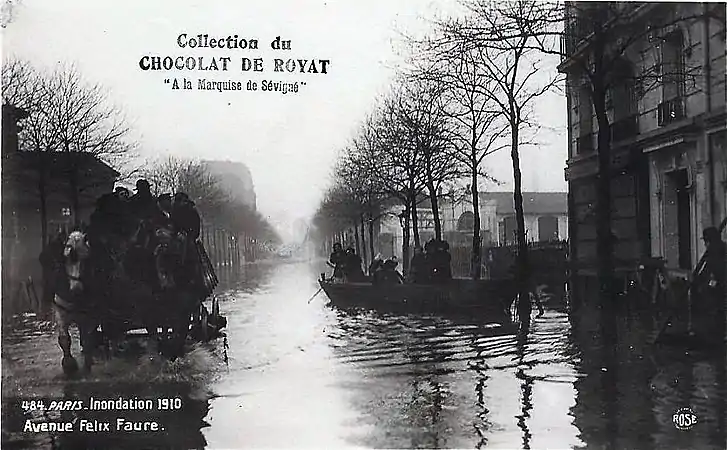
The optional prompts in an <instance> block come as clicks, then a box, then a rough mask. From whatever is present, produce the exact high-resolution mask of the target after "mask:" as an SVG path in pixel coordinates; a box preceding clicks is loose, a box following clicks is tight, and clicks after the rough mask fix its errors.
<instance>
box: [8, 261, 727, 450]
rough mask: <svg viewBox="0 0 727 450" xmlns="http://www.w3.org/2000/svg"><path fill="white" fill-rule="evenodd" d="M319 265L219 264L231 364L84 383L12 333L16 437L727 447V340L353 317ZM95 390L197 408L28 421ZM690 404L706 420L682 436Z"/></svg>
mask: <svg viewBox="0 0 727 450" xmlns="http://www.w3.org/2000/svg"><path fill="white" fill-rule="evenodd" d="M319 270H320V268H318V267H316V266H313V265H311V266H308V265H305V264H285V265H280V266H276V265H272V264H258V265H247V266H244V267H242V268H238V269H235V270H228V271H226V272H224V271H223V272H222V273H221V274H220V278H221V281H222V283H221V285H224V286H225V290H224V291H223V292H221V294H220V295H218V297H219V298H220V299H221V309H222V313H223V314H225V315H226V316H227V317H228V328H227V333H228V339H229V344H230V348H229V350H228V351H227V356H228V363H227V364H225V363H224V362H223V358H222V354H223V353H224V350H223V348H222V346H221V344H220V343H216V344H212V345H209V346H199V347H198V348H195V349H194V350H193V352H192V353H191V354H190V355H189V356H188V357H187V358H185V359H184V360H183V361H180V362H179V363H178V364H177V365H173V366H172V365H168V364H167V365H165V364H164V363H161V362H159V361H151V362H150V361H146V360H143V358H142V359H140V358H141V357H137V356H133V357H129V358H127V359H117V360H113V361H107V362H103V363H102V364H101V365H100V366H99V368H98V370H97V371H96V372H95V373H94V375H93V376H92V377H89V378H86V379H81V380H76V381H70V382H68V381H65V380H63V379H62V377H60V375H59V374H60V368H59V366H58V363H59V351H58V349H57V344H56V343H55V337H54V336H53V335H52V334H50V333H49V332H48V329H47V328H44V325H42V324H38V323H37V322H35V321H33V320H26V321H25V322H27V323H24V325H22V326H21V327H19V328H18V330H15V331H12V330H11V332H9V333H4V340H3V425H2V428H3V447H4V448H5V446H6V445H7V446H8V447H7V448H39V447H43V448H51V445H55V447H56V448H260V447H286V448H293V447H295V448H299V447H314V448H331V447H334V448H341V447H349V446H356V447H376V448H391V447H397V448H423V447H426V448H453V447H454V448H472V447H474V448H483V447H488V448H581V447H584V448H586V447H587V448H619V449H620V448H655V449H656V448H724V442H725V390H724V385H725V382H724V379H725V362H724V349H722V351H721V353H720V351H716V352H715V351H712V352H704V351H695V350H693V349H686V348H679V347H674V346H651V345H649V344H648V342H649V338H650V336H651V335H652V333H653V331H654V329H655V327H658V325H659V324H658V323H655V322H654V321H653V320H652V319H651V318H649V317H647V316H632V317H613V319H612V320H604V318H603V317H601V316H600V315H599V313H598V311H597V310H589V309H588V308H586V307H584V308H583V309H582V310H581V311H580V312H579V315H578V317H575V318H569V317H568V315H567V314H566V313H564V312H562V311H556V310H547V311H546V313H545V315H544V316H543V317H542V318H539V319H537V320H535V321H534V324H533V326H532V327H531V332H530V334H529V335H528V336H519V335H517V334H516V333H515V330H514V329H513V328H511V327H506V326H501V325H498V324H492V323H488V321H487V320H483V319H482V318H472V319H470V320H465V319H461V318H460V319H452V318H443V317H437V316H421V315H419V316H417V315H393V314H378V313H376V312H373V311H364V310H346V311H343V310H337V309H332V308H330V307H328V306H327V305H326V298H325V294H321V295H320V296H318V297H317V298H316V300H314V301H313V302H311V303H310V304H308V303H307V300H308V299H309V298H310V296H311V295H312V294H313V293H314V292H315V291H316V290H317V288H318V286H317V285H316V282H315V279H316V275H317V273H318V271H319ZM23 327H24V328H23ZM21 328H22V330H21ZM604 331H605V332H604ZM91 395H96V396H101V395H103V396H105V397H110V396H118V395H122V396H132V395H133V396H138V397H142V396H150V397H151V396H160V395H163V396H179V397H180V398H182V399H183V405H184V409H183V410H182V411H177V412H173V413H172V412H169V413H160V414H156V415H155V417H157V418H158V420H159V421H160V422H164V423H165V424H166V427H167V430H165V433H160V434H157V435H153V434H143V435H134V434H128V433H126V434H105V435H92V436H89V435H81V436H77V435H75V436H70V435H48V434H29V433H21V432H19V431H18V430H22V425H23V423H24V420H25V415H23V414H22V411H21V410H20V409H19V408H18V407H17V404H16V403H14V402H17V401H18V400H19V399H22V398H27V397H28V396H48V397H52V398H82V397H88V396H91ZM685 406H687V407H691V408H692V409H693V410H694V412H695V413H696V414H697V415H698V417H699V419H700V423H699V424H698V425H697V426H696V427H695V428H693V429H692V430H690V431H679V430H677V429H676V428H675V427H674V425H673V424H672V422H671V420H672V419H671V417H672V414H673V413H674V412H675V411H676V410H677V409H678V408H681V407H685ZM66 414H67V413H66ZM145 414H146V415H145ZM147 416H148V414H147V413H145V412H136V413H133V414H130V415H129V417H132V418H137V419H140V418H144V417H147ZM51 441H52V442H51Z"/></svg>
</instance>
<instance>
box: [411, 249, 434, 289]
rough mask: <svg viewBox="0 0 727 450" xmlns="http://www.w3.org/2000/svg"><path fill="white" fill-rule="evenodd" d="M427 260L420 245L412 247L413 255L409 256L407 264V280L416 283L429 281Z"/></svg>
mask: <svg viewBox="0 0 727 450" xmlns="http://www.w3.org/2000/svg"><path fill="white" fill-rule="evenodd" d="M429 271H430V269H429V261H428V259H427V255H426V254H425V253H424V250H422V248H421V247H420V246H416V247H414V256H412V258H411V264H410V265H409V274H408V281H409V282H410V283H416V284H426V283H428V282H429Z"/></svg>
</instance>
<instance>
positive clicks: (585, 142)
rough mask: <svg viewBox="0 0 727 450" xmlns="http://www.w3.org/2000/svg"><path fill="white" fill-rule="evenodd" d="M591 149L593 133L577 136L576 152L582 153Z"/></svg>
mask: <svg viewBox="0 0 727 450" xmlns="http://www.w3.org/2000/svg"><path fill="white" fill-rule="evenodd" d="M592 151H593V133H588V134H585V135H583V136H579V137H578V140H577V141H576V154H578V155H583V154H585V153H590V152H592Z"/></svg>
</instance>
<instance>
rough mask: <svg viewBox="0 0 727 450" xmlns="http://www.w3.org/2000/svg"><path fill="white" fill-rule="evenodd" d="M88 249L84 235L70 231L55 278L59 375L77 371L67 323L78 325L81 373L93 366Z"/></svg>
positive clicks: (92, 326)
mask: <svg viewBox="0 0 727 450" xmlns="http://www.w3.org/2000/svg"><path fill="white" fill-rule="evenodd" d="M90 252H91V249H90V247H89V244H88V241H87V239H86V235H85V234H84V233H82V232H80V231H74V232H72V233H71V234H70V235H69V236H68V239H67V241H66V245H65V248H64V249H63V271H64V273H62V274H61V276H60V277H58V285H57V286H56V292H55V296H54V298H53V308H54V310H55V316H56V322H57V324H58V345H59V346H60V347H61V350H63V360H62V362H61V365H62V366H63V372H64V373H65V374H66V375H71V374H73V373H75V372H77V371H78V363H77V362H76V360H75V358H74V357H73V355H72V354H71V335H70V333H69V332H68V329H69V327H70V325H71V324H74V323H75V324H76V325H77V326H78V331H79V334H80V337H81V352H82V353H83V357H84V361H83V363H84V364H83V367H84V370H86V371H90V370H91V366H92V365H93V350H94V347H95V345H96V342H95V341H96V339H95V338H96V327H97V323H98V320H97V319H96V318H95V312H94V311H93V310H92V307H91V293H90V292H89V286H88V284H89V281H90V280H89V277H88V276H87V270H86V269H87V267H86V264H87V262H88V259H89V256H90Z"/></svg>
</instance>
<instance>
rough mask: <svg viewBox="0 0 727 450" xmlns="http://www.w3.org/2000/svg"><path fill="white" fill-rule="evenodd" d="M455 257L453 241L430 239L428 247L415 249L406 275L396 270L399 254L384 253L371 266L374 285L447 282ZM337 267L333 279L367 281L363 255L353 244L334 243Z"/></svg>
mask: <svg viewBox="0 0 727 450" xmlns="http://www.w3.org/2000/svg"><path fill="white" fill-rule="evenodd" d="M451 260H452V257H451V255H450V253H449V244H448V243H447V242H446V241H440V240H434V239H432V240H430V241H429V242H427V244H426V245H425V246H424V249H422V248H421V247H419V246H417V247H415V248H414V256H413V257H412V259H411V264H410V266H409V274H408V276H407V277H406V278H404V276H403V275H402V274H401V273H400V272H399V271H398V270H396V267H397V266H398V264H399V262H398V260H397V258H396V256H393V257H391V258H389V259H384V258H383V257H382V255H381V254H378V255H376V257H375V258H374V259H373V261H372V262H371V265H370V266H369V271H368V272H369V274H368V275H369V276H368V280H370V281H371V282H372V283H374V284H400V283H414V284H436V283H442V282H446V281H447V280H450V279H451V278H452V268H451ZM328 265H329V266H330V267H332V268H333V279H334V280H337V281H349V282H361V281H366V280H367V277H366V275H364V273H363V270H362V267H361V257H360V256H358V255H357V254H356V251H355V250H354V249H353V248H352V247H348V248H347V249H346V250H345V251H344V250H343V246H342V245H341V244H340V243H335V244H333V253H331V255H330V258H329V260H328Z"/></svg>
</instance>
